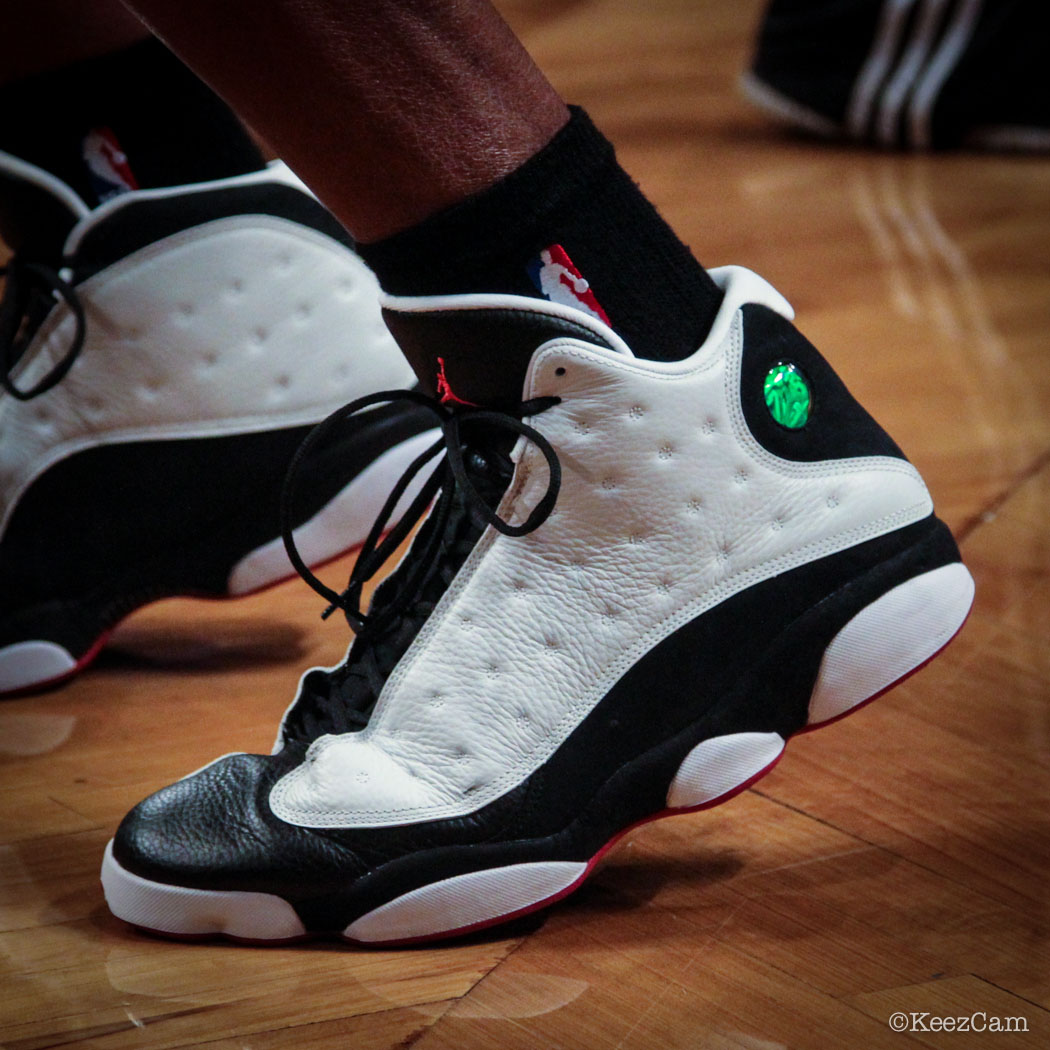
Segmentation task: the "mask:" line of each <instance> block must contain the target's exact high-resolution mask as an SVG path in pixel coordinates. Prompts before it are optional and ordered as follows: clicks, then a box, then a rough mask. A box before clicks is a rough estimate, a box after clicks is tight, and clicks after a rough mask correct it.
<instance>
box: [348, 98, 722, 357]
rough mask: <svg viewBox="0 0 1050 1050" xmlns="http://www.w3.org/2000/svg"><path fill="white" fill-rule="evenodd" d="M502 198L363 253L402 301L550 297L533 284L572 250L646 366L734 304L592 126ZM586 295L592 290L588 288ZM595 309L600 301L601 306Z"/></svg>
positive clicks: (470, 204)
mask: <svg viewBox="0 0 1050 1050" xmlns="http://www.w3.org/2000/svg"><path fill="white" fill-rule="evenodd" d="M571 113H572V116H571V117H570V119H569V122H568V124H566V125H565V127H564V128H563V129H562V130H561V131H559V132H558V134H557V135H555V137H554V138H553V139H552V140H551V142H550V143H549V144H548V145H547V146H546V147H544V148H543V149H542V150H541V151H540V152H539V153H537V154H536V155H535V156H534V157H532V158H531V159H530V160H528V161H526V162H525V163H524V164H523V165H522V166H521V167H520V168H518V169H517V170H516V171H514V172H512V173H511V174H510V175H508V176H507V177H506V178H504V179H502V180H500V181H499V182H498V183H496V185H495V186H492V187H491V188H490V189H487V190H484V191H483V192H482V193H479V194H477V195H476V196H474V197H471V198H469V199H468V200H466V201H463V202H462V203H461V204H457V205H454V206H453V207H451V208H448V209H446V210H445V211H442V212H440V213H438V214H437V215H434V216H432V217H431V218H429V219H427V220H425V221H424V222H422V223H420V224H419V225H418V226H414V227H412V228H411V229H409V230H405V231H403V232H402V233H397V234H394V235H393V236H391V237H388V238H386V239H385V240H382V241H377V242H375V243H373V244H360V245H358V250H359V251H360V252H361V254H362V256H363V257H364V259H365V261H366V262H367V263H368V264H369V265H370V266H371V267H372V268H373V269H374V270H375V271H376V273H377V274H378V276H379V281H380V283H381V284H382V286H383V288H384V289H385V290H386V291H387V292H390V293H391V294H394V295H439V294H445V293H460V292H510V293H514V294H518V295H530V296H542V295H543V294H544V293H543V292H542V291H541V290H540V287H539V282H538V280H537V279H536V278H534V277H533V276H532V274H535V273H536V271H537V269H538V267H539V266H540V265H542V263H543V262H546V263H547V264H548V265H549V264H550V263H551V262H553V263H554V264H555V265H557V264H558V263H559V262H561V263H562V264H563V265H564V263H565V260H564V259H560V258H559V257H558V253H557V252H555V253H554V258H553V259H551V257H550V255H547V256H545V257H542V260H541V252H544V251H546V250H548V249H550V248H552V247H554V246H560V247H561V248H562V249H563V250H564V252H565V253H566V254H567V255H568V257H569V259H570V260H571V263H572V264H574V266H575V269H576V270H577V271H578V272H579V274H582V276H583V277H584V278H585V279H586V281H587V282H589V284H590V289H591V291H592V292H593V296H594V299H596V300H597V304H598V305H599V308H600V310H601V311H603V312H604V313H605V314H606V315H607V316H608V318H609V320H610V321H611V324H612V327H613V328H614V329H615V330H616V331H617V332H618V333H619V334H620V335H621V336H623V338H624V340H625V341H626V342H627V344H628V345H629V346H630V347H631V349H632V350H633V351H634V352H635V353H636V354H637V355H638V356H640V357H647V358H652V359H657V360H679V359H681V358H683V357H687V356H688V355H689V354H691V353H692V352H693V351H694V350H696V349H697V347H698V346H699V345H700V343H701V342H702V341H703V339H704V337H705V336H706V334H707V332H708V330H709V329H710V327H711V322H712V321H713V319H714V316H715V313H716V312H717V310H718V306H719V304H720V302H721V300H722V293H721V291H719V289H718V288H717V286H716V285H715V283H714V282H713V281H712V280H711V278H710V277H709V276H708V274H707V272H706V271H705V270H704V269H703V267H702V266H701V265H700V264H699V263H698V262H697V261H696V260H695V259H694V258H693V256H692V254H691V253H690V251H689V249H688V248H687V247H686V246H685V245H684V244H683V243H682V242H681V241H680V240H679V239H678V238H677V237H676V236H675V234H674V232H673V231H672V230H671V228H670V227H669V226H668V225H667V223H666V222H664V220H663V219H662V218H661V217H660V215H659V213H658V212H657V211H656V209H655V208H654V207H653V206H652V204H650V203H649V201H648V200H647V199H646V198H645V197H644V196H643V195H642V192H641V191H640V190H639V189H638V187H637V186H636V185H635V184H634V182H633V181H632V180H631V178H630V176H629V175H628V174H627V173H626V172H625V171H624V170H623V169H622V168H621V167H620V165H619V164H618V163H617V162H616V155H615V152H614V150H613V147H612V144H611V143H610V142H609V141H608V140H607V139H606V138H605V137H604V136H603V135H602V134H601V132H599V131H598V130H597V128H595V126H594V125H593V124H592V123H591V121H590V118H589V117H588V116H587V114H586V113H585V112H584V111H583V110H582V109H579V108H577V107H572V108H571ZM581 287H582V286H581ZM591 302H593V300H591Z"/></svg>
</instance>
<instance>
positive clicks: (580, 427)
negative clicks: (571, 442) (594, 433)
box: [572, 419, 591, 434]
mask: <svg viewBox="0 0 1050 1050" xmlns="http://www.w3.org/2000/svg"><path fill="white" fill-rule="evenodd" d="M572 429H573V430H575V431H576V433H577V434H589V433H590V432H591V425H590V423H588V422H586V421H585V420H583V419H578V420H576V422H575V423H573V425H572Z"/></svg>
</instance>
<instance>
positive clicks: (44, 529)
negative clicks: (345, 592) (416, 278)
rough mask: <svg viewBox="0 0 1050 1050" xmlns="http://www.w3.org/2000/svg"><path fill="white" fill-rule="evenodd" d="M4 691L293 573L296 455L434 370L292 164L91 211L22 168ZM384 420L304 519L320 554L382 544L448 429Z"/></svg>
mask: <svg viewBox="0 0 1050 1050" xmlns="http://www.w3.org/2000/svg"><path fill="white" fill-rule="evenodd" d="M0 235H2V236H3V239H4V241H6V242H7V244H8V245H9V247H11V248H12V249H13V250H14V255H13V257H12V258H11V259H10V261H9V262H8V264H7V266H6V267H5V271H6V280H5V283H4V288H3V298H2V301H0V384H2V387H0V693H5V692H11V691H18V690H23V689H27V688H35V687H39V686H42V685H46V684H50V683H53V682H55V681H57V680H60V679H62V678H64V677H67V676H69V675H70V674H72V673H73V672H74V671H76V670H77V669H79V668H81V667H83V666H85V665H86V664H87V663H88V662H89V661H90V660H91V659H92V657H93V656H94V655H95V654H96V653H97V652H98V650H99V648H100V647H101V645H102V643H103V642H104V640H105V638H106V636H107V633H108V632H109V630H110V629H111V628H112V627H113V626H114V625H115V624H116V623H117V622H118V621H119V620H120V619H121V618H122V617H124V616H125V615H127V614H128V613H129V612H131V611H132V610H134V609H136V608H138V607H139V606H141V605H144V604H145V603H147V602H150V601H153V600H154V599H157V598H163V597H168V596H172V595H204V596H209V597H224V596H236V595H240V594H245V593H247V592H249V591H252V590H256V589H258V588H260V587H264V586H267V585H268V584H271V583H274V582H275V581H277V580H279V579H282V578H284V577H286V576H288V575H290V574H291V573H292V568H291V566H290V565H289V563H288V560H287V557H286V556H285V553H284V548H283V546H282V544H281V542H280V536H279V533H280V530H279V527H278V502H279V495H280V489H281V482H282V480H283V477H284V474H285V471H286V469H287V466H288V462H289V460H290V459H291V456H292V453H293V452H294V450H295V448H296V447H297V446H298V445H299V443H300V442H301V441H302V439H303V437H304V435H305V434H306V433H307V432H308V431H309V429H310V428H311V426H312V425H313V424H315V423H316V422H317V421H318V420H319V419H321V418H323V417H324V416H325V415H327V414H328V413H329V412H330V411H331V410H332V409H333V408H335V407H336V406H338V405H340V404H342V403H344V402H345V401H347V400H348V399H351V398H354V397H358V396H360V395H362V394H365V393H370V392H373V391H375V390H383V389H388V388H399V387H402V386H404V385H405V384H407V383H409V382H411V380H412V372H411V369H410V368H409V367H408V365H407V364H406V363H405V361H404V358H403V357H402V355H401V354H400V352H399V351H398V349H397V347H396V345H395V344H394V342H393V340H392V339H391V337H390V335H389V333H388V332H387V330H386V327H385V325H384V324H383V321H382V317H381V314H380V311H379V305H378V300H377V295H378V286H377V284H376V281H375V279H374V277H373V276H372V274H371V272H370V271H369V270H368V269H367V267H365V265H364V264H363V263H362V262H361V260H360V259H359V258H358V257H357V256H356V255H355V253H354V252H353V250H352V247H351V242H350V238H349V236H348V235H347V234H346V232H345V231H344V230H343V229H342V227H341V226H340V225H339V224H338V223H337V222H336V221H335V219H334V218H333V217H332V216H331V215H330V214H329V213H328V212H327V211H326V210H325V209H324V208H323V207H322V206H321V205H320V204H319V203H318V202H317V200H316V199H315V198H314V197H312V196H311V195H310V194H309V193H308V192H307V191H306V189H305V187H303V185H302V184H301V183H300V182H299V181H298V180H297V179H296V178H295V177H294V176H293V175H292V174H291V172H289V171H288V169H287V168H285V167H284V166H283V165H281V164H274V165H271V166H270V167H269V168H268V169H266V170H263V171H259V172H254V173H252V174H248V175H243V176H238V177H235V178H228V179H223V180H220V181H216V182H208V183H198V184H194V185H190V186H182V187H175V188H172V189H163V190H141V191H133V192H128V193H124V194H121V195H120V196H118V197H115V198H114V199H113V200H111V201H109V202H107V203H105V204H103V205H101V206H99V207H97V208H95V209H89V208H88V207H87V206H86V205H85V204H84V203H83V201H82V200H80V198H79V197H78V196H77V195H76V194H75V193H74V192H73V191H72V190H71V189H70V188H69V187H68V186H66V185H65V184H64V183H62V182H60V181H59V180H57V179H56V178H54V177H53V176H52V175H50V174H49V173H47V172H45V171H43V170H41V169H40V168H37V167H34V166H33V165H30V164H27V163H25V162H24V161H22V160H20V159H18V158H16V157H12V156H10V155H8V154H0ZM431 425H432V423H431V422H430V420H429V419H428V417H427V414H426V413H425V412H422V411H420V410H419V409H418V408H417V407H416V406H412V405H388V406H385V407H377V408H375V409H374V410H373V411H371V412H369V413H365V414H362V415H361V416H359V417H357V418H355V419H354V420H352V421H350V422H349V423H348V424H347V426H346V427H344V428H342V429H341V430H340V431H339V432H338V433H334V434H333V435H332V437H331V439H330V441H329V442H328V444H327V445H326V447H325V448H324V449H323V450H322V452H321V455H320V456H318V457H314V458H312V459H311V462H310V464H308V465H307V467H306V468H305V469H306V470H307V471H308V473H309V484H304V486H303V490H302V491H303V498H302V500H301V501H300V502H299V503H298V504H297V505H296V506H295V507H294V508H293V518H294V521H293V524H294V525H295V526H296V527H297V529H298V533H297V535H298V538H299V542H300V545H301V546H302V548H303V551H304V556H305V557H306V558H307V560H308V561H310V562H311V564H314V563H318V562H320V561H324V560H325V559H327V558H330V557H333V556H334V555H336V554H338V553H340V552H341V551H343V550H345V549H347V548H349V547H352V546H354V545H355V544H357V543H360V542H361V541H362V540H363V539H364V538H365V536H366V534H367V531H368V528H369V526H370V524H371V522H372V520H373V518H374V517H375V515H376V513H377V512H378V510H379V508H380V506H381V505H382V501H383V499H384V498H385V495H386V492H387V490H388V489H389V488H390V485H391V484H392V483H393V481H394V480H395V479H396V478H397V477H398V476H399V475H400V474H401V473H402V471H403V470H404V468H405V466H406V464H407V463H408V462H410V461H411V459H412V458H413V457H414V456H415V455H416V454H417V452H418V450H419V448H421V447H422V446H423V445H425V444H426V443H428V442H429V441H430V440H431V438H429V437H427V436H426V435H425V434H424V433H423V432H424V431H425V430H426V429H427V428H428V427H430V426H431Z"/></svg>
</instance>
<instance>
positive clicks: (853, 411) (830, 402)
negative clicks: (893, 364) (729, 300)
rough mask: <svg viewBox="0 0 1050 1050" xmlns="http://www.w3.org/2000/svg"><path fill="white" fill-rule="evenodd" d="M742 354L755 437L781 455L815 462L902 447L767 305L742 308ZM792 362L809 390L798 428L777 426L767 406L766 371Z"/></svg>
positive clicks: (891, 452) (745, 401)
mask: <svg viewBox="0 0 1050 1050" xmlns="http://www.w3.org/2000/svg"><path fill="white" fill-rule="evenodd" d="M743 314H744V355H743V361H742V363H741V370H740V403H741V407H742V408H743V410H744V419H745V420H746V421H747V425H748V429H749V430H750V431H751V433H752V434H754V436H755V439H756V440H757V441H758V442H759V443H760V444H761V445H762V446H763V447H764V448H766V449H767V450H768V451H770V452H772V453H773V454H774V455H776V456H780V457H781V458H782V459H793V460H801V461H803V462H815V461H817V460H828V459H849V458H851V457H853V456H894V457H896V458H899V459H904V458H905V457H904V453H903V452H901V450H900V449H899V448H898V447H897V445H896V443H895V442H894V441H893V439H892V438H891V437H890V436H889V435H888V434H887V433H886V432H885V431H884V430H883V429H882V427H880V426H879V424H878V423H876V422H875V420H874V419H872V417H871V416H870V415H869V414H868V413H867V412H866V411H865V409H864V407H863V406H862V405H861V404H860V403H859V402H858V401H857V400H856V399H855V398H854V397H853V395H852V394H851V393H850V392H849V391H848V390H847V389H846V386H845V384H844V383H843V382H842V380H841V379H839V377H838V376H837V375H836V374H835V373H834V371H833V370H832V368H831V366H830V365H829V364H828V363H827V361H825V360H824V358H823V357H822V356H821V355H820V352H819V351H818V350H817V349H816V347H814V346H813V344H812V343H810V342H809V340H808V339H806V338H805V336H803V335H802V334H801V333H800V332H799V331H798V329H797V328H795V326H794V325H792V324H791V322H790V321H788V320H786V319H785V318H784V317H781V316H780V314H778V313H776V312H775V311H773V310H770V309H769V307H768V306H758V305H755V304H750V305H748V306H745V307H744V308H743ZM780 362H787V363H792V364H795V365H797V366H798V367H799V369H801V371H802V374H803V375H804V376H805V377H806V380H807V381H808V383H809V385H810V389H811V394H812V407H811V409H810V415H809V421H808V422H807V423H806V425H805V426H803V427H800V428H799V429H798V430H789V429H788V428H787V427H784V426H781V425H780V424H779V423H777V422H776V420H774V419H773V417H772V416H771V415H770V413H769V409H768V408H767V407H766V402H765V394H764V392H763V387H764V383H765V378H766V373H767V372H768V371H769V370H770V369H771V368H772V367H773V366H774V365H776V364H779V363H780Z"/></svg>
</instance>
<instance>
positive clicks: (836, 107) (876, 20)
mask: <svg viewBox="0 0 1050 1050" xmlns="http://www.w3.org/2000/svg"><path fill="white" fill-rule="evenodd" d="M1045 18H1046V12H1045V5H1044V4H1042V3H1041V2H1040V0H772V2H771V3H770V4H769V7H768V9H767V11H766V14H765V17H764V18H763V21H762V24H761V27H760V29H759V33H758V40H757V44H756V48H755V55H754V58H753V61H752V66H751V69H750V70H749V71H748V72H747V73H745V74H744V76H743V78H742V81H741V84H742V87H743V90H744V93H745V94H746V95H747V96H748V97H749V98H750V99H751V101H752V102H754V103H755V104H756V105H757V106H758V107H759V108H761V109H763V110H764V111H765V112H767V113H768V114H770V115H771V116H773V117H774V118H777V119H779V120H781V121H783V122H785V123H787V124H789V125H791V126H793V127H795V128H799V129H802V130H805V131H809V132H813V133H815V134H818V135H824V136H829V137H845V138H848V139H853V140H856V141H861V142H869V143H874V144H877V145H880V146H890V147H899V148H905V149H944V148H953V147H969V148H977V149H1004V150H1022V151H1031V152H1046V151H1050V77H1048V74H1047V68H1046V62H1045V58H1044V52H1045V50H1046V47H1045V40H1046V33H1045V30H1044V29H1043V28H1042V26H1043V23H1044V21H1045Z"/></svg>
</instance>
